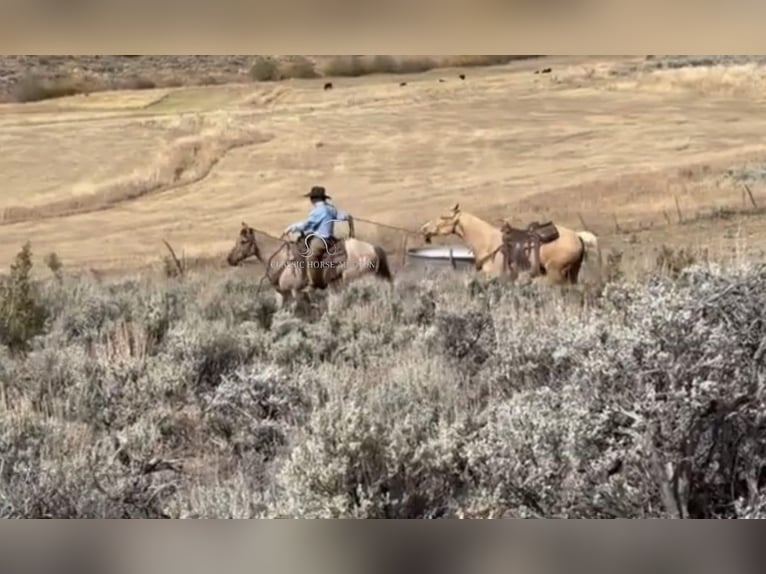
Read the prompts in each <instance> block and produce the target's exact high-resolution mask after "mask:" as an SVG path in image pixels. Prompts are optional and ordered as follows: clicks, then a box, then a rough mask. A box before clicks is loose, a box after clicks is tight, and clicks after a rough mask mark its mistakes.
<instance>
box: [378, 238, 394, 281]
mask: <svg viewBox="0 0 766 574" xmlns="http://www.w3.org/2000/svg"><path fill="white" fill-rule="evenodd" d="M375 254H376V255H377V256H378V265H377V267H376V269H375V274H376V275H377V276H378V277H381V278H383V279H385V280H386V281H393V279H394V276H393V274H392V273H391V268H390V267H389V265H388V255H386V252H385V251H384V250H383V248H382V247H379V246H377V245H376V246H375Z"/></svg>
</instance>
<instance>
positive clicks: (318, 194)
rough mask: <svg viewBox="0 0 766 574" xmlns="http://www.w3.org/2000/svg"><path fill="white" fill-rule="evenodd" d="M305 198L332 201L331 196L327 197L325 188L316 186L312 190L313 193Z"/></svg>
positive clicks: (310, 192)
mask: <svg viewBox="0 0 766 574" xmlns="http://www.w3.org/2000/svg"><path fill="white" fill-rule="evenodd" d="M303 197H308V198H310V199H331V198H330V196H329V195H327V193H326V191H325V188H324V187H322V186H321V185H315V186H314V187H312V188H311V191H309V192H308V193H307V194H306V195H304V196H303Z"/></svg>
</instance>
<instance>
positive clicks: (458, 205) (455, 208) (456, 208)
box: [452, 203, 460, 213]
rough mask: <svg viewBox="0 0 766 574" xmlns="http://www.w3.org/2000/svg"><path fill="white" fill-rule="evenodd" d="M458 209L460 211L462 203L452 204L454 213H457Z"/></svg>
mask: <svg viewBox="0 0 766 574" xmlns="http://www.w3.org/2000/svg"><path fill="white" fill-rule="evenodd" d="M458 211H460V204H459V203H456V204H455V205H453V206H452V213H457V212H458Z"/></svg>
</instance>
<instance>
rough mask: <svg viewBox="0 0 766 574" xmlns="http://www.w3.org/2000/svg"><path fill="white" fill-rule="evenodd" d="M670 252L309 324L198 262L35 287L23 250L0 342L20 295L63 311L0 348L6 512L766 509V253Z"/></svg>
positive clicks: (242, 279) (454, 277) (337, 298)
mask: <svg viewBox="0 0 766 574" xmlns="http://www.w3.org/2000/svg"><path fill="white" fill-rule="evenodd" d="M671 259H673V258H672V257H671ZM679 260H680V261H681V262H682V264H678V265H672V266H670V267H665V266H660V267H658V268H655V269H653V270H652V271H653V273H652V275H651V276H649V277H647V278H645V279H641V280H637V279H630V278H626V277H624V276H621V275H620V274H619V273H612V274H611V275H612V281H609V282H607V283H606V284H604V285H603V286H600V287H599V289H598V290H597V292H596V293H594V294H592V295H589V299H588V301H587V304H583V301H582V297H581V295H580V293H579V292H578V291H577V290H572V289H563V290H558V289H550V288H545V287H542V286H537V285H508V284H504V283H503V282H492V281H484V280H482V279H480V278H478V277H477V276H475V275H473V274H471V275H469V276H468V277H467V278H466V277H463V276H461V275H459V274H454V273H445V274H441V275H438V274H435V275H434V276H432V277H428V278H414V277H413V278H409V277H407V275H406V274H402V275H401V276H400V277H399V278H398V280H397V281H396V282H395V284H394V286H393V287H391V286H389V285H384V284H381V283H378V282H374V281H370V282H365V281H359V282H356V283H354V284H351V285H349V286H348V287H347V288H346V289H344V290H342V291H340V292H338V293H331V294H324V295H323V296H322V297H320V298H319V300H318V302H317V308H316V309H314V310H312V313H311V314H310V315H307V316H305V317H304V316H300V315H296V314H292V313H289V312H287V311H284V310H276V309H275V308H274V304H273V299H272V296H273V293H271V292H270V291H269V290H266V289H265V290H262V291H261V290H258V289H257V288H255V287H254V284H253V282H252V278H249V277H247V276H236V275H235V276H231V277H226V278H224V279H221V278H212V279H211V278H210V277H209V276H208V275H205V274H203V273H198V272H195V271H193V270H190V271H189V274H188V275H187V276H186V277H185V279H184V281H176V280H167V279H164V278H161V277H156V278H152V277H133V278H131V279H127V280H121V281H117V282H110V281H104V282H97V281H93V280H88V279H85V278H76V277H72V276H67V277H66V278H64V279H63V280H62V281H58V280H56V279H55V278H53V279H50V278H49V279H47V280H46V282H45V283H44V286H43V287H44V288H41V289H39V292H38V291H37V289H36V288H33V287H32V285H33V283H32V282H31V280H30V278H29V275H30V273H29V271H30V268H31V255H30V250H29V246H28V245H27V246H25V249H23V250H22V252H21V253H20V254H19V257H18V258H17V262H16V264H14V267H13V270H12V272H11V276H10V277H9V278H7V279H5V280H4V281H3V299H2V305H3V306H2V311H3V314H2V317H3V318H4V319H3V321H4V323H3V326H4V331H3V332H4V333H6V332H7V329H5V325H6V323H9V321H8V320H7V313H8V312H9V309H11V310H13V312H14V313H16V312H17V311H18V309H19V306H18V305H16V304H15V303H14V304H13V305H8V304H7V301H8V300H10V299H9V298H8V293H13V294H14V295H13V300H14V301H27V304H28V305H27V306H29V305H31V306H32V308H37V309H43V308H44V309H47V310H48V312H47V316H48V317H49V319H50V321H48V322H47V323H46V328H45V329H39V330H37V329H36V330H35V332H37V336H36V337H31V338H29V333H28V332H27V331H24V332H23V333H22V334H21V335H19V337H18V338H19V339H20V340H27V341H28V348H27V351H26V352H25V353H9V352H6V350H5V348H3V349H2V352H0V383H2V384H0V474H1V476H0V516H2V517H40V516H55V517H64V516H66V517H122V516H125V517H136V516H148V517H159V516H171V517H176V516H203V517H222V516H232V517H253V516H263V517H278V516H292V517H323V516H343V517H418V518H436V517H596V518H602V517H622V518H647V517H675V516H678V517H699V518H742V517H762V516H764V507H766V506H765V505H764V500H765V499H766V490H765V489H764V486H765V485H764V480H763V477H764V476H766V456H764V453H766V438H765V437H766V433H764V420H766V404H765V403H764V400H763V390H762V379H763V377H764V373H766V343H764V341H766V320H765V319H764V317H763V308H764V306H766V292H764V290H763V288H762V285H763V283H764V280H766V267H759V266H752V265H745V266H742V267H722V266H717V265H714V264H712V263H710V262H706V261H703V262H702V263H692V262H690V261H688V260H687V259H685V258H680V259H679ZM615 266H616V267H620V265H619V264H615ZM668 268H669V269H671V272H667V269H668ZM466 279H467V280H466ZM615 279H616V280H615ZM16 285H21V287H14V286H16ZM24 285H27V287H24ZM21 307H22V308H23V307H25V306H24V305H22V306H21ZM14 316H15V315H14ZM22 316H26V315H24V314H23V313H22ZM30 316H34V314H32V315H30ZM11 323H12V322H11ZM16 323H19V322H18V321H16ZM21 324H24V325H26V324H29V322H28V321H21ZM37 326H38V327H40V324H39V323H38V324H37ZM91 453H92V454H91ZM94 484H95V485H96V486H94Z"/></svg>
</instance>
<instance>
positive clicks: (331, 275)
mask: <svg viewBox="0 0 766 574" xmlns="http://www.w3.org/2000/svg"><path fill="white" fill-rule="evenodd" d="M325 242H326V243H327V249H326V250H325V252H324V253H322V256H321V258H320V259H319V265H320V266H321V267H322V274H321V276H322V283H323V287H327V286H328V285H329V284H330V283H332V282H333V281H335V280H336V279H337V278H338V277H339V276H340V275H341V274H342V273H343V270H344V267H345V264H346V260H347V257H348V253H347V252H346V240H345V239H343V238H339V237H330V238H329V239H326V240H325ZM305 245H306V236H305V235H303V234H301V236H300V237H298V239H297V240H296V242H295V243H294V244H293V253H294V256H295V257H296V258H297V259H299V260H302V261H304V262H307V261H308V260H309V257H310V255H309V254H306V253H305ZM303 270H304V273H305V274H308V267H307V266H305V265H304V266H303Z"/></svg>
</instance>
